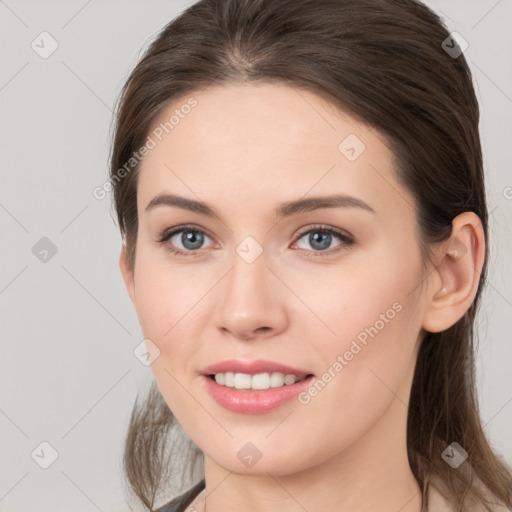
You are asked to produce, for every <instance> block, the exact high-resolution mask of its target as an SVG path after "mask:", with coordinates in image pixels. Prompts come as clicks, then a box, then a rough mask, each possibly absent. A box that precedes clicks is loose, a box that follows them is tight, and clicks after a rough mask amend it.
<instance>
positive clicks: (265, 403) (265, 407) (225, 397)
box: [202, 375, 314, 414]
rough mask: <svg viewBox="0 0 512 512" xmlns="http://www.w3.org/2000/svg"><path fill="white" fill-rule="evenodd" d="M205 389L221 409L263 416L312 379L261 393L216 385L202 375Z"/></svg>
mask: <svg viewBox="0 0 512 512" xmlns="http://www.w3.org/2000/svg"><path fill="white" fill-rule="evenodd" d="M202 377H203V379H204V380H205V383H206V388H207V390H208V392H209V393H210V395H211V397H212V398H213V399H214V400H215V401H216V402H217V403H218V404H219V405H221V406H222V407H224V408H225V409H228V410H230V411H233V412H238V413H242V414H263V413H265V412H269V411H273V410H274V409H277V408H278V407H280V406H281V405H283V404H284V403H285V402H287V401H288V400H291V399H292V398H294V397H296V396H297V395H298V394H299V393H301V392H302V391H306V389H307V388H308V387H309V386H310V384H311V382H312V381H313V379H314V376H313V375H310V376H309V377H307V378H306V379H304V380H301V381H300V382H296V383H295V384H285V385H284V386H280V387H278V388H269V389H264V390H261V391H253V390H240V389H236V388H229V387H227V386H221V385H220V384H217V382H215V380H214V379H212V378H211V377H208V376H206V375H202Z"/></svg>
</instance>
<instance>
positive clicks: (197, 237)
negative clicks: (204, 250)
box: [181, 231, 203, 249]
mask: <svg viewBox="0 0 512 512" xmlns="http://www.w3.org/2000/svg"><path fill="white" fill-rule="evenodd" d="M181 238H182V240H181V242H182V244H183V246H184V247H186V248H187V249H197V248H199V247H200V246H201V244H202V242H203V235H202V234H201V233H198V232H197V231H185V232H183V235H182V236H181ZM189 242H191V245H188V244H189Z"/></svg>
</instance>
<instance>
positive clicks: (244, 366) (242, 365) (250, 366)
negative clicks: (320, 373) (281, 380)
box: [200, 359, 312, 377]
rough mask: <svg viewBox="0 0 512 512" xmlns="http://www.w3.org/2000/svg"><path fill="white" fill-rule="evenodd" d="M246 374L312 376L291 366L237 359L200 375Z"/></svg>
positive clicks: (260, 360)
mask: <svg viewBox="0 0 512 512" xmlns="http://www.w3.org/2000/svg"><path fill="white" fill-rule="evenodd" d="M226 372H233V373H248V374H250V375H256V374H257V373H267V372H268V373H272V372H281V373H284V374H285V375H287V374H290V373H293V375H296V376H297V377H302V376H304V375H309V374H312V372H310V371H307V370H300V369H298V368H293V367H291V366H286V365H284V364H280V363H276V362H274V361H265V360H264V359H257V360H255V361H241V360H237V359H228V360H226V361H221V362H220V363H216V364H212V365H210V366H207V367H206V368H203V369H202V370H201V372H200V373H202V374H203V375H212V374H214V373H226Z"/></svg>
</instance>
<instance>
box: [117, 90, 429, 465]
mask: <svg viewBox="0 0 512 512" xmlns="http://www.w3.org/2000/svg"><path fill="white" fill-rule="evenodd" d="M190 97H193V98H194V100H190V101H189V98H190ZM185 105H189V107H190V105H192V107H190V108H189V107H187V106H185ZM173 115H174V117H173V120H172V121H171V122H170V123H168V124H167V126H166V128H165V129H163V128H162V126H163V124H164V123H166V122H169V119H170V118H171V116H173ZM151 130H152V133H150V134H149V135H150V136H151V137H152V140H153V142H154V144H153V143H150V144H148V147H150V146H154V147H151V148H150V149H149V151H148V153H147V155H146V156H145V157H144V159H143V161H142V164H141V168H140V176H139V181H138V191H137V205H138V216H139V228H138V238H137V250H136V264H135V271H134V274H133V282H132V274H131V273H129V272H128V271H127V270H126V266H123V265H122V268H123V269H124V270H123V275H124V277H125V279H126V283H127V286H128V289H129V293H130V296H131V298H132V300H133V303H134V306H135V308H136V311H137V315H138V319H139V322H140V325H141V328H142V331H143V335H144V337H145V338H147V339H149V340H151V342H150V347H154V346H156V347H158V350H156V349H155V350H154V351H153V354H157V353H158V357H156V359H155V360H154V362H153V363H152V366H151V367H152V369H153V372H154V376H155V379H156V382H157V384H158V386H159V389H160V391H161V393H162V395H163V397H164V399H165V400H166V402H167V404H168V405H169V407H170V409H171V410H172V412H173V413H174V415H175V416H176V418H177V419H178V421H179V423H180V424H181V425H182V427H183V428H184V429H185V431H186V432H187V433H188V435H189V436H190V437H191V438H192V440H193V441H194V442H195V443H196V444H197V445H198V447H199V448H201V450H203V452H204V453H205V455H206V456H208V457H209V458H211V459H213V460H214V461H215V462H216V463H217V464H219V465H221V466H222V467H224V468H226V469H228V470H229V471H232V472H236V473H247V474H248V473H251V474H260V473H261V474H265V472H270V473H271V474H273V475H285V474H291V473H295V472H297V471H299V470H303V469H306V468H308V467H312V466H314V465H317V464H321V463H323V462H326V461H329V460H330V459H332V458H333V457H344V456H347V457H348V456H349V454H350V453H354V452H353V451H352V450H353V448H354V447H356V446H358V443H359V444H360V443H362V442H363V440H365V442H366V443H367V444H366V446H371V448H369V450H367V452H368V456H370V455H371V454H373V455H375V451H378V450H386V445H385V443H383V441H384V440H385V439H389V435H392V436H397V435H398V436H402V440H403V443H404V446H405V418H406V416H407V403H408V400H409V390H410V385H411V379H412V375H413V371H414V364H415V360H416V348H417V342H418V337H419V334H420V331H421V327H422V316H423V312H424V298H423V294H422V293H421V290H422V288H421V287H420V283H421V281H422V270H421V259H420V253H419V247H418V243H417V239H416V235H415V230H416V221H415V214H414V210H413V199H412V197H411V195H410V194H409V193H408V192H407V191H406V190H405V189H404V188H402V187H401V186H400V185H399V183H398V182H397V181H396V179H395V176H394V172H393V167H392V160H391V158H392V154H391V152H390V150H389V149H388V148H387V146H386V145H385V144H384V142H383V139H381V138H380V137H379V134H378V133H377V132H376V131H374V130H371V129H369V128H368V127H366V126H365V125H362V124H360V123H359V122H356V121H355V120H354V119H352V118H351V117H349V116H348V115H346V114H344V113H342V112H339V111H337V110H336V109H335V108H334V107H333V106H332V105H331V104H329V103H327V102H326V101H325V100H323V99H321V98H319V97H318V96H316V95H314V94H312V93H310V92H306V91H304V90H300V89H294V88H290V87H287V86H284V85H282V86H281V85H279V86H278V85H270V84H265V85H237V86H229V87H213V88H210V89H208V90H206V91H202V92H198V93H196V94H192V95H190V96H187V97H185V98H184V99H183V100H180V101H174V102H173V103H172V104H169V105H167V107H166V109H165V111H162V112H161V114H160V115H159V117H158V119H156V121H155V123H154V125H153V126H152V128H151ZM166 132H168V133H166ZM160 139H161V140H160ZM161 194H172V195H175V196H180V197H182V198H186V199H188V200H190V201H198V202H200V203H203V204H207V205H208V206H209V208H210V209H211V210H212V211H213V212H214V214H213V215H206V214H204V213H201V212H199V211H191V210H189V209H185V208H180V207H178V206H176V205H169V204H159V205H156V206H153V207H152V208H149V209H148V208H147V207H148V205H149V204H150V202H151V201H152V199H153V198H155V197H156V196H159V195H161ZM334 195H337V196H350V197H351V198H352V199H346V200H345V201H338V203H336V202H335V201H333V202H331V203H330V204H331V207H327V206H326V205H325V203H324V205H323V207H319V208H313V207H311V205H312V204H313V203H311V200H312V199H313V198H318V199H321V198H328V197H331V196H334ZM295 201H308V202H307V203H306V204H305V206H304V207H302V208H290V207H289V208H286V209H284V210H282V211H281V210H280V208H281V207H282V206H283V205H286V204H287V203H290V202H295ZM308 205H309V207H308ZM313 206H314V204H313ZM317 206H318V205H317ZM320 206H321V205H320ZM279 212H281V214H278V213H279ZM184 225H189V227H188V228H184V227H182V228H181V229H182V230H183V229H184V230H185V231H179V232H178V233H177V234H174V235H172V236H171V237H170V238H169V239H168V240H167V241H166V242H164V243H159V242H158V241H157V240H159V238H161V237H162V234H163V233H164V232H167V233H169V232H170V231H171V230H172V229H171V228H174V227H180V226H184ZM187 229H188V230H187ZM330 229H332V230H334V232H329V231H325V230H330ZM197 230H199V233H198V232H197ZM336 231H337V232H340V233H341V234H342V236H341V237H340V235H338V234H337V233H336ZM201 232H204V233H205V234H204V235H201ZM351 241H352V242H351ZM173 247H174V248H176V249H177V250H181V251H183V252H185V255H177V254H174V253H172V252H170V250H169V249H170V248H173ZM123 258H124V255H122V261H123ZM124 261H125V260H124ZM228 359H238V360H243V361H253V360H262V359H263V360H270V361H273V362H277V363H281V364H284V365H288V366H292V367H294V368H298V369H301V370H304V371H305V372H306V373H308V374H313V375H314V378H313V379H312V380H310V381H309V384H308V386H307V387H306V388H303V389H302V390H301V393H300V394H299V395H297V396H296V397H294V398H292V399H289V400H286V401H284V402H282V403H278V406H277V407H274V408H272V409H269V410H266V409H264V408H263V409H260V410H259V412H255V410H251V411H252V412H251V411H249V410H247V409H244V410H242V409H236V407H235V409H230V408H226V407H224V406H223V405H221V404H219V403H218V402H217V401H216V400H215V399H214V398H213V397H212V396H211V394H210V392H209V391H208V386H207V384H209V385H210V387H211V386H212V385H213V381H207V379H209V377H205V376H204V375H202V373H201V372H202V370H203V369H204V368H205V367H207V366H209V365H212V364H214V363H218V362H221V361H225V360H228ZM254 373H262V372H259V371H258V372H254ZM315 379H316V380H315ZM241 381H243V379H241ZM314 383H316V388H315V384H314ZM215 386H219V385H218V384H215ZM276 389H277V388H276ZM315 389H316V391H315ZM234 393H238V396H241V395H240V393H245V394H247V393H258V392H255V391H248V390H245V391H238V392H236V391H235V392H234ZM248 443H252V444H248ZM368 443H370V444H368ZM404 449H405V448H404ZM247 454H249V455H252V456H253V459H255V460H256V462H252V463H248V459H247V458H246V457H245V456H246V455H247Z"/></svg>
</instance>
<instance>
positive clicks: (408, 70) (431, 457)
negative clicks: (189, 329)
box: [110, 0, 512, 510]
mask: <svg viewBox="0 0 512 512" xmlns="http://www.w3.org/2000/svg"><path fill="white" fill-rule="evenodd" d="M449 37H450V34H449V32H448V30H447V28H446V27H445V25H444V23H443V22H442V20H441V19H440V18H439V17H438V16H437V15H436V14H435V13H434V12H433V11H432V10H430V9H429V8H428V7H426V6H425V5H424V4H422V3H420V2H419V1H417V0H279V1H276V0H201V1H199V2H197V3H195V4H193V5H192V6H191V7H189V8H188V9H187V10H186V11H184V12H183V13H182V14H181V15H180V16H178V17H177V18H175V19H174V20H173V21H171V22H170V23H169V24H168V25H166V26H165V27H164V28H163V29H162V30H161V32H160V33H159V34H158V35H157V37H156V38H155V40H154V41H153V42H152V43H151V44H150V46H149V47H148V49H147V50H146V51H145V53H144V55H143V57H142V58H141V60H140V62H139V63H138V64H137V66H136V67H135V69H134V70H133V71H132V73H131V74H130V76H129V78H128V80H127V82H126V84H125V85H124V87H123V90H122V91H121V94H120V97H119V103H118V105H117V111H116V118H115V135H114V143H113V147H112V153H111V161H110V180H111V182H112V185H113V191H114V199H115V208H116V212H117V218H118V221H119V227H120V230H121V233H122V235H123V239H124V243H125V244H126V248H127V251H128V259H129V264H130V267H131V269H132V271H133V270H134V265H135V249H136V238H137V228H138V218H137V176H138V163H137V161H136V160H135V163H133V164H132V163H131V162H133V160H130V159H131V158H132V156H133V154H134V153H135V152H137V151H138V150H139V148H140V147H141V146H142V145H143V144H144V142H145V139H146V138H147V136H148V132H149V129H150V126H151V124H152V121H153V120H154V119H155V117H156V116H157V115H158V113H159V112H161V110H162V108H164V107H165V106H166V104H167V103H168V102H169V101H170V100H175V99H177V98H178V97H184V96H185V95H186V94H192V93H193V92H194V91H197V90H199V89H202V88H205V87H208V86H209V85H229V84H234V83H255V82H258V81H259V82H269V83H270V82H279V83H282V84H287V85H289V86H292V87H297V88H303V89H306V90H309V91H312V92H314V93H315V94H318V95H321V96H323V97H326V98H328V99H329V101H330V102H331V103H332V104H333V105H335V106H337V107H339V108H340V109H342V110H343V111H345V112H347V113H348V114H350V115H352V116H353V117H354V118H355V119H356V120H358V121H361V122H363V123H365V124H366V125H368V126H370V127H373V128H375V129H376V130H378V132H379V133H380V134H382V135H383V136H384V137H385V139H386V141H388V143H389V144H388V145H389V148H390V149H391V150H392V153H393V155H394V160H395V170H396V174H397V179H398V180H399V181H400V182H401V183H402V184H403V185H404V186H405V187H406V188H407V190H409V191H410V193H411V194H412V196H413V198H414V202H415V210H416V217H417V223H418V227H419V233H420V235H421V236H420V239H419V243H420V246H421V251H422V255H423V257H424V260H423V261H424V262H427V261H430V256H431V249H432V247H433V244H436V243H438V242H440V241H442V240H445V239H446V238H447V237H448V236H449V235H450V233H451V222H452V220H453V219H454V218H455V217H456V216H457V215H459V214H460V213H462V212H464V211H473V212H475V213H476V214H477V215H478V216H479V218H480V219H481V223H482V229H483V231H484V234H485V237H486V239H487V235H488V232H487V230H488V228H487V221H488V219H487V216H488V214H487V205H486V199H485V186H484V175H483V163H482V153H481V145H480V138H479V131H478V123H479V106H478V102H477V99H476V96H475V92H474V88H473V83H472V76H471V72H470V70H469V67H468V65H467V62H466V60H465V58H464V55H463V54H461V55H459V56H458V57H455V55H453V54H452V55H450V54H449V53H447V51H445V49H444V48H443V46H442V43H443V41H445V40H447V38H449ZM448 41H449V39H448ZM454 45H455V49H457V48H458V45H457V43H456V41H455V42H454V43H450V46H454ZM127 162H130V166H129V167H128V169H129V170H128V171H126V169H127V167H126V166H125V164H126V163H127ZM123 166H125V167H124V168H125V172H124V173H122V176H121V177H120V173H119V170H120V168H122V167H123ZM487 245H488V244H486V259H485V262H484V266H483V269H482V272H481V276H480V282H479V287H478V291H477V294H476V297H475V300H474V301H473V303H472V305H471V306H470V308H469V309H468V311H467V312H466V314H465V315H464V316H463V317H462V318H461V319H460V320H459V321H458V322H457V323H456V324H455V325H453V326H452V327H450V328H449V329H447V330H445V331H443V332H440V333H429V332H423V333H422V334H423V339H422V341H421V346H420V350H419V354H418V359H417V363H416V369H415V375H414V380H413V384H412V389H411V397H410V406H409V413H408V422H407V449H408V456H409V463H410V466H411V469H412V472H413V474H414V476H415V478H416V479H417V481H418V483H419V485H420V487H422V489H423V500H424V503H426V496H427V482H428V481H430V480H431V479H432V480H433V477H439V478H440V479H441V481H443V482H444V484H445V485H446V487H447V489H448V490H449V491H450V492H451V493H453V497H452V499H453V502H454V503H456V504H457V506H458V508H459V510H465V509H467V505H468V503H469V500H470V499H472V498H471V496H472V495H473V498H475V499H477V500H479V501H481V502H482V503H484V502H485V496H484V494H483V493H482V491H481V490H479V489H478V486H477V485H476V482H477V481H480V482H482V483H483V484H484V485H485V486H486V487H487V489H488V490H489V491H490V492H491V493H492V494H493V495H494V497H495V498H497V499H499V500H500V501H502V502H503V503H504V504H505V505H506V506H507V507H509V508H510V507H511V506H512V491H511V489H512V476H511V473H510V470H509V468H508V467H507V466H506V464H505V463H504V461H503V460H502V459H500V458H499V457H498V456H497V455H496V454H495V453H493V451H492V449H491V447H490V445H489V442H488V440H487V439H486V436H485V434H484V432H483V426H482V424H481V422H480V417H479V411H478V403H477V398H476V388H475V381H474V375H475V369H474V342H475V339H474V338H475V336H474V320H475V315H476V312H477V308H478V306H479V302H480V297H481V292H482V288H483V286H484V284H485V279H486V268H487V257H488V250H487ZM174 424H176V420H175V418H174V416H173V414H172V412H171V411H170V410H169V408H168V407H167V405H166V403H165V402H164V400H163V398H162V397H161V395H160V393H159V392H158V390H157V389H156V388H155V387H154V384H153V388H152V391H151V393H150V395H149V397H148V399H147V401H146V402H145V403H144V404H143V405H142V406H139V404H138V401H136V403H135V406H134V409H133V411H132V417H131V420H130V424H129V428H128V433H127V437H126V445H125V455H124V470H125V473H126V476H127V479H128V482H129V484H130V486H131V490H133V492H134V493H135V494H136V495H137V496H138V498H140V500H141V501H142V502H143V503H144V505H145V506H146V507H147V508H148V510H153V505H154V501H155V497H156V495H157V493H158V492H160V489H161V488H162V485H163V484H165V479H166V478H167V477H168V473H167V470H168V469H169V467H170V466H172V464H173V462H172V457H171V455H172V454H173V453H174V450H175V448H176V443H175V444H174V445H173V444H172V443H171V445H170V446H169V443H166V439H167V437H168V435H169V431H170V428H171V426H172V425H174ZM452 442H457V443H458V444H459V445H461V446H462V447H463V448H464V449H465V450H466V451H467V453H468V458H467V461H466V462H465V463H464V464H463V465H462V466H460V468H459V470H457V471H455V470H453V469H452V468H451V467H450V466H449V465H448V464H447V463H446V462H445V461H444V460H443V458H442V456H441V454H442V453H443V451H444V450H445V449H446V447H447V446H448V445H450V444H451V443H452ZM196 453H197V452H196ZM464 468H465V469H464ZM489 510H490V509H489Z"/></svg>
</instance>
